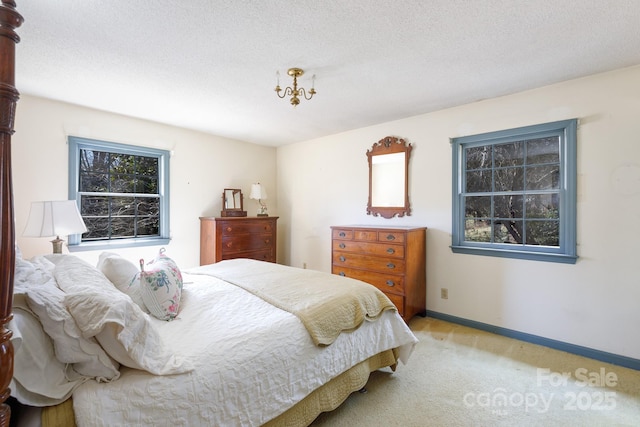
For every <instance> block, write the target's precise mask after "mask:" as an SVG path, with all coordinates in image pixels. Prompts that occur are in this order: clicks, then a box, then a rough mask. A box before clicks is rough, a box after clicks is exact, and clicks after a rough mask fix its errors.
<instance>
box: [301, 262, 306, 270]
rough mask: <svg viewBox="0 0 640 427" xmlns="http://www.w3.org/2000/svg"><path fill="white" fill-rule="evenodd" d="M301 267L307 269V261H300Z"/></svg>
mask: <svg viewBox="0 0 640 427" xmlns="http://www.w3.org/2000/svg"><path fill="white" fill-rule="evenodd" d="M302 268H304V269H305V270H306V269H307V263H306V262H303V263H302Z"/></svg>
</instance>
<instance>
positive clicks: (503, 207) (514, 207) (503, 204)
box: [493, 195, 523, 219]
mask: <svg viewBox="0 0 640 427" xmlns="http://www.w3.org/2000/svg"><path fill="white" fill-rule="evenodd" d="M493 200H494V204H495V206H494V213H493V216H494V217H496V218H509V219H512V218H522V217H523V215H522V201H523V197H522V196H521V195H508V196H495V197H494V199H493Z"/></svg>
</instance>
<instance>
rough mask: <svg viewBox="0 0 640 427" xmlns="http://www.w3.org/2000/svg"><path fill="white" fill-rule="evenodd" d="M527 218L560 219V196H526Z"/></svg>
mask: <svg viewBox="0 0 640 427" xmlns="http://www.w3.org/2000/svg"><path fill="white" fill-rule="evenodd" d="M526 211H527V218H551V219H558V218H560V196H559V195H558V194H537V195H528V196H527V204H526Z"/></svg>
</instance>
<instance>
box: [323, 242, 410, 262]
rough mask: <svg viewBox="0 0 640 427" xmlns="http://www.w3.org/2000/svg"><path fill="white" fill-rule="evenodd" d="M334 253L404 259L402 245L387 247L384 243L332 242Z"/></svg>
mask: <svg viewBox="0 0 640 427" xmlns="http://www.w3.org/2000/svg"><path fill="white" fill-rule="evenodd" d="M332 247H333V250H334V251H343V252H356V253H367V254H371V255H378V256H385V257H392V258H404V246H403V245H389V244H386V243H369V242H358V241H355V240H344V241H342V240H334V241H333V243H332Z"/></svg>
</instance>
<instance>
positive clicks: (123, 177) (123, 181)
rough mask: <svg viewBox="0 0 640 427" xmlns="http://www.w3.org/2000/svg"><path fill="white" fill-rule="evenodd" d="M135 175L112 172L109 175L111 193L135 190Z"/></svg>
mask: <svg viewBox="0 0 640 427" xmlns="http://www.w3.org/2000/svg"><path fill="white" fill-rule="evenodd" d="M135 183H136V180H135V177H134V176H133V175H129V174H119V173H117V174H112V175H111V187H110V188H111V190H110V191H111V192H112V193H133V192H135V190H136V188H135Z"/></svg>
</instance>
